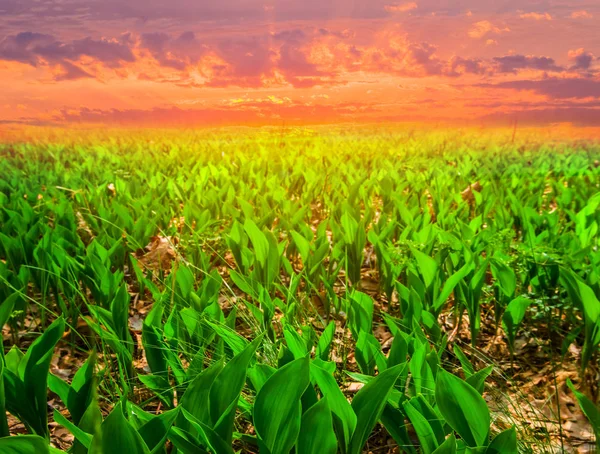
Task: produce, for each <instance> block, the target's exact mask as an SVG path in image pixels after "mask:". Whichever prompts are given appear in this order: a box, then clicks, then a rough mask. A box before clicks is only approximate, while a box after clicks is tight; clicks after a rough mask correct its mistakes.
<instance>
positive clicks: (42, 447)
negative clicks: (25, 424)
mask: <svg viewBox="0 0 600 454" xmlns="http://www.w3.org/2000/svg"><path fill="white" fill-rule="evenodd" d="M0 452H1V453H2V454H46V453H49V452H50V449H49V447H48V442H47V441H46V440H45V439H44V438H42V437H39V436H37V435H19V436H16V437H3V438H0Z"/></svg>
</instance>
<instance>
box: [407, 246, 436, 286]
mask: <svg viewBox="0 0 600 454" xmlns="http://www.w3.org/2000/svg"><path fill="white" fill-rule="evenodd" d="M411 250H412V253H413V255H414V256H415V258H416V259H417V265H418V267H419V271H420V272H421V275H422V276H423V280H424V281H425V287H427V288H429V287H430V286H431V284H433V280H434V279H435V276H436V274H437V271H438V264H437V262H436V261H435V259H433V258H431V257H429V256H428V255H426V254H424V253H422V252H421V251H419V250H417V249H415V248H411Z"/></svg>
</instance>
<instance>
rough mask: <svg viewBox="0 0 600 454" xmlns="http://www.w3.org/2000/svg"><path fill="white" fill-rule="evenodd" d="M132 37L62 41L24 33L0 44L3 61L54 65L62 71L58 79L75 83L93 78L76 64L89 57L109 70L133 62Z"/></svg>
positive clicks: (5, 39)
mask: <svg viewBox="0 0 600 454" xmlns="http://www.w3.org/2000/svg"><path fill="white" fill-rule="evenodd" d="M128 39H129V37H128V36H127V35H123V36H122V40H121V41H119V40H107V39H100V40H95V39H92V38H90V37H87V38H83V39H77V40H73V41H70V42H62V41H59V40H58V39H56V38H55V37H54V36H52V35H48V34H42V33H36V32H22V33H18V34H16V35H9V36H6V37H5V38H4V39H2V41H0V60H5V61H17V62H20V63H25V64H28V65H31V66H34V67H38V66H43V65H55V66H58V67H59V68H61V69H62V72H61V73H60V75H59V76H57V78H56V80H73V79H78V78H81V77H92V76H91V75H90V74H89V73H88V72H86V71H85V70H84V69H82V68H80V67H78V66H77V65H76V62H77V61H78V60H79V59H81V58H82V57H89V58H91V59H93V60H95V61H97V62H100V63H102V64H103V65H105V66H107V67H109V68H116V67H120V66H122V65H123V63H126V62H133V61H134V60H135V56H134V54H133V52H132V50H131V48H130V47H129V44H128V42H127V41H128Z"/></svg>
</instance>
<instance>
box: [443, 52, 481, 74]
mask: <svg viewBox="0 0 600 454" xmlns="http://www.w3.org/2000/svg"><path fill="white" fill-rule="evenodd" d="M488 66H489V65H487V64H486V62H484V61H483V60H481V59H478V58H463V57H458V56H456V57H453V58H451V59H450V61H449V62H448V66H447V69H446V72H445V74H446V75H447V76H451V77H458V76H460V75H461V74H480V75H482V74H486V73H488V72H489V68H488Z"/></svg>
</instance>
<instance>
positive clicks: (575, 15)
mask: <svg viewBox="0 0 600 454" xmlns="http://www.w3.org/2000/svg"><path fill="white" fill-rule="evenodd" d="M570 17H571V19H592V18H593V17H594V16H593V15H592V14H591V13H588V12H587V11H585V10H581V11H573V12H572V13H571V16H570Z"/></svg>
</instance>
